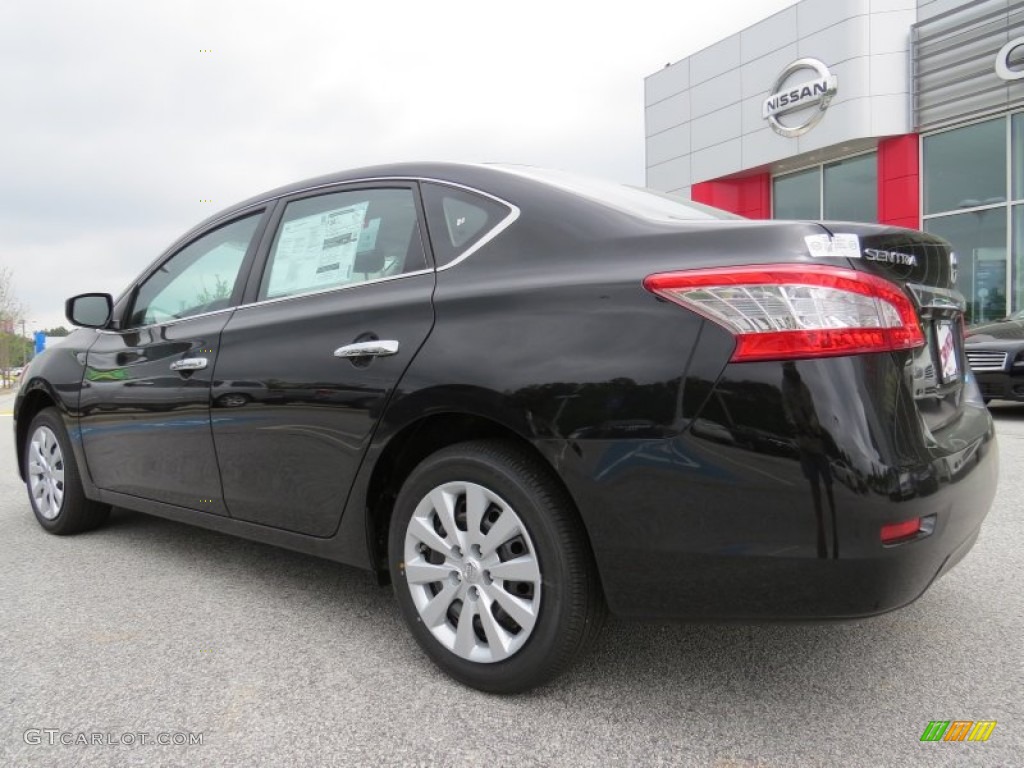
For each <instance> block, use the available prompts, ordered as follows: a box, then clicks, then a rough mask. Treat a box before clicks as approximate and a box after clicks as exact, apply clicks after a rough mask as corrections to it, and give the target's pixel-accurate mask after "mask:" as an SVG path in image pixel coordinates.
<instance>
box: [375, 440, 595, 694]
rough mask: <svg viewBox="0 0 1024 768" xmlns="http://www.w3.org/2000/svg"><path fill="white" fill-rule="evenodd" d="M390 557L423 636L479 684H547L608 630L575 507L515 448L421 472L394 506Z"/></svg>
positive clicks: (454, 670) (448, 451) (470, 446)
mask: <svg viewBox="0 0 1024 768" xmlns="http://www.w3.org/2000/svg"><path fill="white" fill-rule="evenodd" d="M389 559H390V565H391V575H392V582H393V584H394V587H395V594H396V596H397V598H398V602H399V605H400V606H401V609H402V614H403V616H404V617H405V620H406V622H407V623H408V625H409V627H410V628H411V630H412V633H413V635H414V636H415V638H416V640H417V641H418V642H419V644H420V645H421V646H422V648H423V649H424V650H425V651H426V652H427V654H429V655H430V657H431V658H432V659H433V660H434V661H435V662H436V663H437V664H438V665H439V666H440V667H441V668H442V669H444V670H445V671H446V672H448V673H449V674H450V675H452V676H453V677H454V678H456V679H457V680H459V681H461V682H463V683H465V684H466V685H470V686H472V687H474V688H479V689H481V690H485V691H490V692H495V693H516V692H519V691H524V690H527V689H529V688H533V687H535V686H537V685H541V684H543V683H545V682H547V681H548V680H550V679H551V678H553V677H554V676H555V675H557V674H558V673H559V672H561V671H562V670H563V669H564V668H565V667H566V666H567V665H568V664H569V663H570V662H571V661H573V660H575V659H576V658H577V657H578V656H580V655H581V654H582V653H583V652H584V651H585V650H586V649H587V647H588V646H589V645H590V644H591V643H592V642H593V640H594V638H595V637H596V636H597V633H598V631H599V629H600V627H601V624H602V623H603V618H604V610H605V609H604V603H603V599H602V597H601V594H600V586H599V584H598V579H597V575H596V569H595V567H594V564H593V558H592V555H591V553H590V550H589V546H588V544H587V541H586V537H585V535H584V532H583V528H582V525H581V523H580V521H579V519H578V516H577V514H576V511H575V509H574V508H573V505H572V502H571V500H570V499H569V498H568V496H567V494H566V492H565V490H564V489H563V488H562V487H561V486H560V484H559V483H558V482H557V480H556V479H555V478H553V477H552V476H551V473H550V470H549V469H548V468H547V467H546V466H544V465H543V464H542V463H541V462H540V461H538V460H537V459H535V458H534V457H533V456H531V455H530V454H529V453H527V452H526V451H524V450H522V449H520V448H519V447H518V446H516V445H514V444H512V443H506V442H503V441H496V440H483V441H473V442H467V443H461V444H458V445H454V446H451V447H449V448H445V449H443V450H441V451H439V452H437V453H435V454H433V455H432V456H430V457H428V458H427V459H426V460H424V461H423V462H422V463H421V464H420V465H419V466H418V467H416V469H415V470H413V472H412V473H411V474H410V476H409V477H408V479H407V480H406V482H405V484H404V485H403V486H402V490H401V492H400V493H399V495H398V499H397V501H396V503H395V510H394V516H393V519H392V522H391V531H390V536H389Z"/></svg>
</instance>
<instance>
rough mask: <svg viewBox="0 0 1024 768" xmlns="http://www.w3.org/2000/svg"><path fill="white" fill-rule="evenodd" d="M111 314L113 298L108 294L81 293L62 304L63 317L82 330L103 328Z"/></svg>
mask: <svg viewBox="0 0 1024 768" xmlns="http://www.w3.org/2000/svg"><path fill="white" fill-rule="evenodd" d="M113 312H114V297H113V296H111V295H110V294H109V293H82V294H79V295H78V296H72V297H71V298H70V299H68V300H67V301H66V302H65V303H64V315H65V316H66V317H67V319H68V320H69V321H71V324H72V325H78V326H81V327H82V328H105V327H106V325H107V323H109V322H110V316H111V314H113Z"/></svg>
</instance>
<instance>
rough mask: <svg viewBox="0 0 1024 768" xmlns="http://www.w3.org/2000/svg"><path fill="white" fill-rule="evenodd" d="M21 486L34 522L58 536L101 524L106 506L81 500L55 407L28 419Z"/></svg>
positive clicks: (79, 484) (75, 470) (78, 481)
mask: <svg viewBox="0 0 1024 768" xmlns="http://www.w3.org/2000/svg"><path fill="white" fill-rule="evenodd" d="M23 450H24V461H25V486H26V487H27V488H28V497H29V501H30V502H31V504H32V511H33V512H35V515H36V520H38V521H39V524H40V525H41V526H42V527H43V528H45V529H46V530H47V531H49V532H50V533H53V534H57V535H58V536H66V535H69V534H72V533H81V532H82V531H88V530H90V529H92V528H96V527H97V526H99V525H102V524H103V522H104V521H105V520H106V519H107V516H108V515H109V514H110V507H109V506H108V505H106V504H99V503H97V502H95V501H90V500H89V499H87V498H86V497H85V490H84V489H83V487H82V480H81V476H80V475H79V472H78V465H77V464H76V463H75V455H74V453H73V452H72V450H71V444H70V441H69V440H68V435H67V432H66V430H65V429H64V422H63V421H62V420H61V417H60V414H59V413H58V412H57V410H56V409H55V408H44V409H43V410H42V411H40V412H39V413H37V414H36V416H35V418H34V419H32V423H31V424H30V425H29V428H28V439H27V440H26V441H25V445H24V446H23Z"/></svg>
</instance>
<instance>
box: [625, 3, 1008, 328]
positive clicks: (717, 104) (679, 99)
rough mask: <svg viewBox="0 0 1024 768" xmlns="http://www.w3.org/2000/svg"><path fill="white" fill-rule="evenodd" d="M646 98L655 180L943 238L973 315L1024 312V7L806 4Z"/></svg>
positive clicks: (723, 47)
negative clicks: (953, 253) (954, 255)
mask: <svg viewBox="0 0 1024 768" xmlns="http://www.w3.org/2000/svg"><path fill="white" fill-rule="evenodd" d="M644 91H645V93H644V101H645V133H646V166H647V185H648V186H649V187H652V188H654V189H659V190H662V191H665V192H672V193H676V194H682V195H686V196H689V197H692V199H694V200H696V201H699V202H703V203H708V204H710V205H714V206H717V207H719V208H725V209H727V210H730V211H733V212H735V213H739V214H742V215H743V216H747V217H751V218H765V219H766V218H777V219H822V218H824V219H838V220H848V221H871V222H879V223H884V224H893V225H898V226H903V227H912V228H915V229H923V230H925V231H928V232H933V233H935V234H937V235H939V236H941V237H944V238H946V239H947V240H949V241H950V242H952V243H953V245H954V249H955V251H956V253H957V256H958V260H959V276H958V278H957V280H958V287H959V289H960V290H961V291H962V292H963V293H964V295H965V296H966V297H967V299H968V313H969V316H968V321H969V322H971V323H978V322H983V321H985V320H991V319H995V318H1001V317H1003V316H1004V315H1006V314H1009V313H1011V312H1016V311H1018V310H1024V0H968V1H966V2H965V0H959V2H952V1H950V0H802V2H799V3H797V4H796V5H793V6H791V7H789V8H787V9H786V10H784V11H780V12H779V13H777V14H775V15H774V16H771V17H769V18H767V19H765V20H763V21H761V22H759V23H757V24H754V25H753V26H751V27H749V28H747V29H745V30H743V31H741V32H739V33H737V34H735V35H732V36H730V37H728V38H726V39H724V40H721V41H720V42H718V43H715V44H714V45H712V46H710V47H708V48H705V49H704V50H702V51H699V52H697V53H694V54H693V55H691V56H689V57H688V58H686V59H683V60H681V61H678V62H676V63H674V64H669V65H667V66H666V67H665V68H664V69H661V70H659V71H658V72H655V73H653V74H651V75H650V76H648V77H647V78H646V80H645V89H644Z"/></svg>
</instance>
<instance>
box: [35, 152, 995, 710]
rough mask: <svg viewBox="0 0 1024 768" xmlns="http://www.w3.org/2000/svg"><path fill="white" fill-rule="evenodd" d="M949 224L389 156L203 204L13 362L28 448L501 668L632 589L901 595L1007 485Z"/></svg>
mask: <svg viewBox="0 0 1024 768" xmlns="http://www.w3.org/2000/svg"><path fill="white" fill-rule="evenodd" d="M951 266H952V261H951V257H950V250H949V247H948V245H947V244H946V243H945V242H944V241H942V240H939V239H937V238H935V237H932V236H929V235H926V234H922V233H919V232H913V231H909V230H904V229H896V228H887V227H880V226H869V225H863V224H848V223H837V224H833V223H828V222H826V223H814V222H773V221H746V220H741V219H737V218H736V217H733V216H731V215H730V214H726V213H723V212H721V211H716V210H713V209H709V208H706V207H703V206H700V205H696V204H691V203H688V202H683V201H681V200H677V199H672V198H667V197H665V196H663V195H659V194H657V193H653V192H649V191H645V190H639V189H634V188H630V187H624V186H620V185H616V184H610V183H603V182H597V181H591V180H586V179H580V178H578V177H575V176H572V175H569V174H563V173H558V172H553V171H540V170H536V169H530V168H522V167H513V166H507V167H505V166H472V165H448V164H420V165H393V166H387V167H377V168H367V169H361V170H358V171H352V172H347V173H340V174H336V175H332V176H325V177H321V178H317V179H312V180H310V181H305V182H302V183H298V184H294V185H291V186H289V187H285V188H283V189H278V190H275V191H273V192H270V193H267V194H264V195H260V196H258V197H255V198H253V199H251V200H247V201H245V202H243V203H240V204H239V205H236V206H234V207H232V208H230V209H228V210H226V211H223V212H222V213H219V214H217V215H216V216H214V217H212V218H210V219H209V220H207V221H206V222H204V223H202V224H200V225H199V226H197V227H196V228H195V229H193V230H192V231H190V232H189V233H188V234H186V235H185V236H183V237H182V238H181V239H180V240H178V241H177V242H176V243H174V244H173V245H172V246H171V247H170V248H169V249H168V250H167V251H166V252H165V253H163V254H162V255H161V256H160V257H159V258H157V259H156V260H155V261H154V262H153V263H152V264H151V265H150V266H149V267H148V268H147V269H146V270H144V271H143V272H142V274H141V275H140V276H139V278H138V280H136V281H135V282H134V283H133V284H132V285H130V286H129V287H128V288H127V290H125V291H124V292H123V293H122V294H121V295H120V297H119V298H117V299H114V298H112V297H111V296H110V295H108V294H104V293H93V294H83V295H81V296H77V297H75V298H72V299H70V300H69V301H68V303H67V315H68V318H69V319H70V320H71V322H73V323H74V324H75V325H77V326H79V327H80V328H81V329H80V330H78V331H76V332H75V333H74V334H73V335H72V336H70V337H69V338H68V339H67V340H66V341H65V342H64V343H63V344H62V345H61V346H59V347H57V348H55V349H52V350H48V351H46V352H44V353H43V354H41V355H40V356H39V357H37V358H36V360H35V361H33V363H32V365H31V368H30V369H29V370H28V372H27V373H26V377H25V383H24V386H23V387H22V389H21V391H20V393H19V395H18V398H17V402H16V406H15V409H16V411H15V416H16V421H15V439H16V441H17V448H18V455H19V457H20V466H19V470H20V473H21V477H22V478H23V479H24V480H25V483H26V485H27V487H28V493H29V497H30V499H31V504H32V508H33V510H34V512H35V516H36V518H37V519H38V521H39V523H40V524H41V525H42V527H43V528H45V529H46V530H47V531H50V532H51V533H55V534H70V533H76V532H80V531H85V530H88V529H90V528H93V527H95V526H97V525H99V524H101V523H102V522H103V520H104V519H105V518H106V516H107V514H108V511H109V509H110V507H111V506H117V507H121V508H127V509H130V510H137V511H139V512H145V513H150V514H154V515H159V516H163V517H167V518H171V519H173V520H179V521H185V522H188V523H192V524H195V525H199V526H203V527H206V528H211V529H213V530H217V531H223V532H226V533H230V534H234V535H238V536H243V537H246V538H249V539H254V540H258V541H262V542H269V543H272V544H276V545H280V546H283V547H288V548H291V549H294V550H298V551H301V552H306V553H310V554H314V555H318V556H321V557H325V558H329V559H331V560H335V561H338V562H342V563H349V564H352V565H356V566H359V567H362V568H365V569H368V570H370V571H373V572H375V573H376V574H378V575H379V577H380V578H381V580H382V581H386V580H388V579H390V581H391V583H392V584H393V586H394V591H395V595H396V597H397V599H398V602H399V605H400V606H401V610H402V613H403V614H404V616H405V619H406V621H407V623H408V626H409V629H410V631H411V633H412V635H413V636H414V637H415V638H416V640H417V641H418V642H419V644H420V645H421V646H422V647H423V649H424V650H425V651H426V653H427V654H429V656H430V657H432V658H433V659H434V661H436V662H437V663H438V664H439V665H440V666H441V667H442V668H444V669H445V670H446V671H447V672H449V673H450V674H451V675H453V676H454V677H456V678H457V679H459V680H461V681H463V682H465V683H467V684H469V685H472V686H476V687H478V688H481V689H484V690H488V691H499V692H512V691H521V690H525V689H528V688H530V687H532V686H535V685H538V684H540V683H543V682H544V681H546V680H548V679H550V678H551V677H552V676H553V675H554V674H556V673H557V672H558V671H559V670H561V669H562V668H564V667H565V666H566V665H567V664H568V663H570V662H571V661H572V660H574V659H576V658H578V657H579V656H580V654H581V653H582V652H583V651H584V650H585V649H586V648H587V646H589V645H590V644H591V642H592V641H593V639H594V637H595V635H596V634H597V632H598V630H599V628H600V627H601V624H602V619H603V617H604V616H605V614H606V612H607V611H609V610H610V611H611V612H612V613H614V614H617V615H620V616H628V617H655V618H665V617H684V618H693V619H736V618H741V619H747V620H778V619H833V618H849V617H861V616H868V615H872V614H878V613H880V612H883V611H887V610H890V609H893V608H897V607H899V606H903V605H906V604H907V603H910V602H911V601H913V600H915V599H916V598H917V597H918V596H920V595H921V594H922V593H923V592H924V591H925V589H926V588H927V587H928V585H929V584H931V583H932V582H933V580H934V579H935V578H936V577H937V576H939V575H940V574H941V573H943V572H945V571H946V570H948V569H949V568H950V567H951V566H952V565H953V564H954V563H956V562H957V560H959V558H960V557H962V556H963V555H964V554H965V553H966V552H967V550H968V549H970V547H971V545H972V544H973V542H974V540H975V539H976V537H977V536H978V531H979V528H980V526H981V523H982V520H983V518H984V517H985V515H986V513H987V511H988V508H989V505H990V503H991V501H992V497H993V494H994V491H995V484H996V465H997V458H996V457H997V451H996V442H995V439H994V434H993V426H992V421H991V418H990V416H989V414H988V411H987V409H986V408H985V407H984V404H983V403H982V400H981V395H980V393H979V392H978V390H977V386H976V383H975V382H974V381H973V380H972V379H971V376H970V374H969V372H968V370H967V368H966V366H965V362H964V351H963V339H962V333H961V330H960V329H961V328H962V327H963V321H962V313H963V308H964V302H963V297H961V296H960V295H959V294H958V293H956V291H955V290H954V289H953V285H952V282H951V279H950V278H951Z"/></svg>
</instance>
